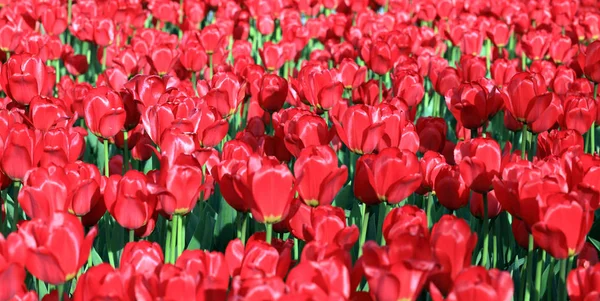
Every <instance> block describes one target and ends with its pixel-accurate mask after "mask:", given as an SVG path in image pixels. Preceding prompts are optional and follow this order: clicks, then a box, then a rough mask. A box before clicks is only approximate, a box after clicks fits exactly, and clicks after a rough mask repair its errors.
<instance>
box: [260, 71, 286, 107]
mask: <svg viewBox="0 0 600 301" xmlns="http://www.w3.org/2000/svg"><path fill="white" fill-rule="evenodd" d="M287 95H288V83H287V81H286V80H285V79H284V78H283V77H280V76H278V75H275V74H266V75H265V76H264V77H263V79H262V81H261V86H260V92H259V94H258V103H259V104H260V107H261V108H263V110H265V111H267V112H269V113H273V112H276V111H279V110H280V109H281V108H282V107H283V104H284V103H285V100H286V99H287Z"/></svg>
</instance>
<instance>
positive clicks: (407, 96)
mask: <svg viewBox="0 0 600 301" xmlns="http://www.w3.org/2000/svg"><path fill="white" fill-rule="evenodd" d="M392 80H393V82H392V88H393V91H394V96H397V97H400V98H402V99H404V101H405V102H406V104H407V105H408V106H409V107H414V106H417V105H419V104H420V103H421V100H422V99H423V95H424V94H425V90H424V87H423V78H422V77H421V75H419V74H418V73H417V72H415V71H410V70H402V69H399V70H398V71H395V72H394V73H393V76H392Z"/></svg>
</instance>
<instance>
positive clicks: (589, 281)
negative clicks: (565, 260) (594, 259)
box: [567, 264, 600, 301]
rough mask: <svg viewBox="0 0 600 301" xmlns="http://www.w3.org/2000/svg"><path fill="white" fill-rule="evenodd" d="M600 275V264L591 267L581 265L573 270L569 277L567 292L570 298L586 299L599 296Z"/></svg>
mask: <svg viewBox="0 0 600 301" xmlns="http://www.w3.org/2000/svg"><path fill="white" fill-rule="evenodd" d="M598 276H600V265H598V264H596V265H594V266H591V267H587V268H584V267H580V268H576V269H574V270H572V271H571V272H570V273H569V276H568V277H567V292H568V294H569V300H572V301H585V300H594V299H596V298H598V292H599V291H600V286H599V284H598V281H597V280H596V279H598Z"/></svg>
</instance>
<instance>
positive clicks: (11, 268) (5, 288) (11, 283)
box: [0, 232, 37, 300]
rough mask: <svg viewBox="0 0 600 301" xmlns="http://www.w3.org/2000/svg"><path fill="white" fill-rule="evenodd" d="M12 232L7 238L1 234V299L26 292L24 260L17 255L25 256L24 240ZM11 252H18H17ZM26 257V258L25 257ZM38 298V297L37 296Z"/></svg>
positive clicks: (13, 297) (8, 298)
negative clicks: (21, 260) (18, 258)
mask: <svg viewBox="0 0 600 301" xmlns="http://www.w3.org/2000/svg"><path fill="white" fill-rule="evenodd" d="M13 233H14V234H10V235H9V236H8V237H7V239H5V238H4V236H3V235H0V262H1V264H0V278H1V279H2V280H3V285H2V290H0V300H15V299H17V298H16V297H17V295H21V294H24V293H25V292H26V290H25V286H24V285H23V283H24V281H25V276H26V274H25V269H24V268H23V264H24V262H19V260H17V258H16V256H15V255H21V256H24V255H25V254H23V253H25V250H23V248H22V247H24V246H23V241H22V239H20V238H21V237H20V236H19V234H17V233H16V232H13ZM11 252H18V253H19V254H15V253H12V254H11ZM23 259H24V258H23ZM36 299H37V298H36Z"/></svg>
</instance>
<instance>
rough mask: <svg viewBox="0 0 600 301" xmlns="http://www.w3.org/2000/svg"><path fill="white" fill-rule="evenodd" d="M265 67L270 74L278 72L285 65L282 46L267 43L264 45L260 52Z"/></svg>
mask: <svg viewBox="0 0 600 301" xmlns="http://www.w3.org/2000/svg"><path fill="white" fill-rule="evenodd" d="M259 52H260V57H261V58H262V62H263V65H265V69H267V71H268V72H274V71H277V70H279V69H280V68H281V66H283V64H284V63H285V57H284V55H283V47H282V46H281V44H273V43H272V42H270V41H267V42H265V43H264V44H263V48H262V49H260V50H259Z"/></svg>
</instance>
